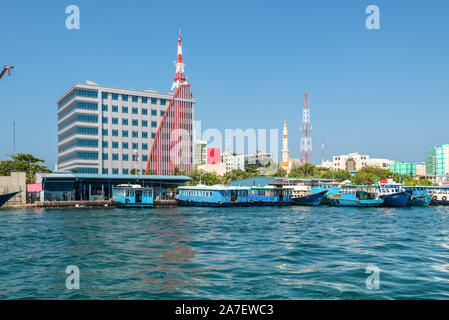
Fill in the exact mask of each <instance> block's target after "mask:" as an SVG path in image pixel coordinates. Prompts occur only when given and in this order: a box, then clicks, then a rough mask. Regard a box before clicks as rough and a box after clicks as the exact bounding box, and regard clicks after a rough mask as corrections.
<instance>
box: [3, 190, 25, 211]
mask: <svg viewBox="0 0 449 320" xmlns="http://www.w3.org/2000/svg"><path fill="white" fill-rule="evenodd" d="M20 192H22V190H20V191H16V192H11V193H5V194H0V207H1V206H3V205H4V204H5V203H6V202H8V201H9V200H10V199H11V198H13V197H14V196H15V195H16V194H18V193H20Z"/></svg>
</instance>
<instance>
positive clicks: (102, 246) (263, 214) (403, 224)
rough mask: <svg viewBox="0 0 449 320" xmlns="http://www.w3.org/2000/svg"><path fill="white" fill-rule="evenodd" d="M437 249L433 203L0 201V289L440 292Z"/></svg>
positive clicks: (443, 292)
mask: <svg viewBox="0 0 449 320" xmlns="http://www.w3.org/2000/svg"><path fill="white" fill-rule="evenodd" d="M448 249H449V208H444V207H429V208H399V209H389V208H385V209H381V208H376V209H369V208H367V209H358V208H346V209H344V208H330V207H316V208H309V207H292V208H285V207H284V208H264V207H259V208H215V209H212V208H157V209H151V210H148V209H146V210H139V209H110V208H109V209H82V208H77V209H65V210H56V209H51V210H46V209H36V208H35V209H30V210H1V211H0V298H2V299H6V298H25V299H27V298H48V299H80V298H97V299H98V298H104V299H164V298H165V299H180V298H182V299H192V298H193V299H195V298H196V299H209V298H221V299H303V298H311V299H335V298H340V299H371V298H375V299H407V298H426V299H428V298H437V299H438V298H448V297H449V289H448V288H449V287H448V282H449V263H448V261H449V251H448ZM71 264H74V265H77V266H78V267H79V268H80V272H81V289H80V290H78V291H76V292H75V291H70V290H67V289H66V288H65V279H66V276H67V275H66V274H65V268H66V266H68V265H71ZM368 264H373V265H375V266H377V267H378V268H379V269H380V270H381V273H380V289H379V290H368V289H367V288H366V286H365V280H366V277H367V276H368V275H367V274H366V272H365V271H366V266H367V265H368Z"/></svg>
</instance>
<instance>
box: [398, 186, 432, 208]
mask: <svg viewBox="0 0 449 320" xmlns="http://www.w3.org/2000/svg"><path fill="white" fill-rule="evenodd" d="M402 188H403V189H404V190H405V191H406V192H407V193H408V194H409V195H410V198H409V199H408V201H407V206H428V205H429V204H430V200H431V199H432V196H431V195H430V194H429V192H428V188H427V187H424V186H403V187H402Z"/></svg>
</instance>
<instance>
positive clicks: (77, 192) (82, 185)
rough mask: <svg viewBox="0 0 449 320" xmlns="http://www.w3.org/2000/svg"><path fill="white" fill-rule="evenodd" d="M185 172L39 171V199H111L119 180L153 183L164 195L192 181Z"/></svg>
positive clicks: (128, 182) (120, 182) (37, 181)
mask: <svg viewBox="0 0 449 320" xmlns="http://www.w3.org/2000/svg"><path fill="white" fill-rule="evenodd" d="M191 180H192V178H190V177H186V176H176V175H175V176H171V175H131V174H122V175H116V174H81V173H72V172H54V173H38V174H37V175H36V183H41V184H42V191H41V194H40V199H41V200H43V201H64V200H110V199H111V197H112V187H113V186H116V185H119V184H139V185H141V186H143V187H152V188H153V190H154V197H155V198H156V199H160V198H165V197H166V196H167V193H168V189H173V188H177V187H179V186H182V185H184V184H185V183H186V182H188V181H191Z"/></svg>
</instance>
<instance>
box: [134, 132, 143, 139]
mask: <svg viewBox="0 0 449 320" xmlns="http://www.w3.org/2000/svg"><path fill="white" fill-rule="evenodd" d="M138 137H139V132H138V131H133V138H138ZM142 138H143V133H142Z"/></svg>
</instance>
